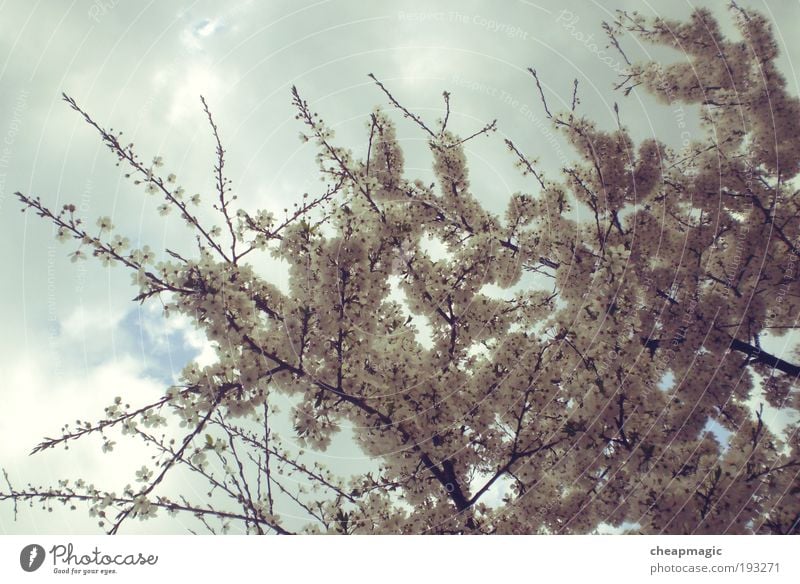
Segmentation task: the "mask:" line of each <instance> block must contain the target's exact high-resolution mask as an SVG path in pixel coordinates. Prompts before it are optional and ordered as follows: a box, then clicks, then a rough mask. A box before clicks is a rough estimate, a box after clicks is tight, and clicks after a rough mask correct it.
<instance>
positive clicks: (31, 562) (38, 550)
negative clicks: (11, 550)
mask: <svg viewBox="0 0 800 584" xmlns="http://www.w3.org/2000/svg"><path fill="white" fill-rule="evenodd" d="M44 556H45V553H44V548H43V547H42V546H40V545H39V544H37V543H32V544H30V545H26V546H25V547H24V548H22V551H21V552H20V553H19V565H20V566H22V569H23V570H25V571H26V572H35V571H36V570H38V569H39V568H41V567H42V564H43V563H44Z"/></svg>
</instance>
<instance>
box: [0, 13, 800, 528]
mask: <svg viewBox="0 0 800 584" xmlns="http://www.w3.org/2000/svg"><path fill="white" fill-rule="evenodd" d="M722 4H723V3H722V2H701V3H694V4H693V3H688V2H686V3H684V2H656V3H648V2H633V1H630V0H627V1H622V0H620V1H617V2H613V3H608V2H604V3H603V4H602V5H600V3H594V2H588V1H581V2H565V1H563V0H558V1H557V2H556V1H551V0H539V1H537V2H528V1H526V0H518V1H513V0H506V1H504V2H489V1H488V0H485V1H482V2H464V1H458V2H456V1H445V0H434V1H431V0H425V1H418V2H417V1H408V0H401V1H397V0H395V1H392V2H369V3H368V2H358V1H339V0H329V1H320V2H313V3H312V2H302V1H299V2H298V1H288V0H287V1H274V0H271V1H268V2H252V1H239V2H236V1H231V2H225V3H220V2H210V1H204V2H201V1H198V2H183V3H176V2H155V1H152V2H149V3H148V2H132V1H120V0H96V1H94V2H93V1H91V0H76V1H73V2H57V1H55V0H53V1H49V2H45V1H39V2H31V1H28V0H6V1H4V2H0V249H2V253H3V256H2V257H3V267H4V269H3V272H2V275H0V323H2V324H0V327H1V328H0V330H2V334H1V335H0V375H1V376H2V377H0V392H2V405H3V408H2V410H1V411H0V466H2V467H4V468H6V469H7V470H8V472H9V474H10V476H11V477H12V480H13V481H15V486H17V487H21V486H23V485H24V483H25V482H27V481H29V480H32V481H33V482H36V483H43V484H55V483H56V481H57V480H58V479H60V478H63V477H78V476H83V477H86V478H89V479H91V480H94V481H96V484H97V485H98V486H99V487H105V486H106V485H111V486H114V488H117V489H121V487H122V486H124V485H125V484H126V483H129V482H130V483H132V482H133V471H134V469H135V468H138V466H140V465H139V464H136V463H137V459H141V460H142V462H146V460H147V454H146V453H144V452H142V451H141V449H137V448H133V447H130V446H127V445H125V444H122V443H120V446H119V447H118V450H117V451H116V452H115V454H114V455H113V456H112V455H103V454H101V452H100V448H99V445H100V442H99V441H91V440H89V441H87V445H85V446H84V447H80V446H77V447H75V448H74V449H72V450H70V452H69V453H64V452H63V451H57V452H54V453H48V454H44V455H37V456H35V457H28V456H27V453H28V452H29V451H30V448H31V447H32V446H33V445H35V444H36V443H37V442H38V441H39V440H40V439H41V438H42V437H43V436H45V435H54V434H57V433H58V432H59V428H61V426H62V425H63V423H64V422H66V421H69V420H74V419H75V418H77V417H81V418H83V417H85V416H88V417H90V418H99V417H101V416H102V412H103V408H104V407H105V406H106V405H108V404H110V403H111V401H112V400H113V398H114V396H116V395H125V396H127V397H128V400H129V401H131V403H134V404H143V403H146V401H147V400H150V399H155V398H157V397H159V395H161V394H162V392H163V390H164V387H165V386H166V385H167V384H169V383H170V382H171V380H172V379H173V376H174V375H175V374H176V373H177V372H178V371H180V369H181V368H182V367H183V365H184V364H185V363H186V361H187V360H189V359H191V358H195V357H197V356H198V355H201V358H202V359H205V358H208V354H209V353H208V348H207V347H206V345H205V343H204V340H203V339H202V337H200V336H199V335H198V334H196V333H195V332H193V331H192V329H191V327H189V326H188V323H187V322H186V321H181V320H176V319H172V320H170V321H164V320H163V319H162V318H161V315H160V312H159V311H158V310H157V307H154V310H149V309H146V310H143V311H139V310H138V309H137V307H136V305H134V304H133V303H131V302H130V299H131V298H132V297H133V296H134V294H135V292H134V289H133V288H132V287H131V284H130V277H129V275H128V274H127V273H125V272H123V271H122V270H121V269H120V268H115V269H107V268H103V267H101V266H100V265H99V263H94V262H86V263H83V264H73V263H70V262H69V260H68V258H67V254H68V252H69V251H71V248H70V247H65V246H62V245H60V244H58V243H57V242H55V240H54V239H53V238H52V228H51V227H50V226H49V225H48V224H46V223H44V222H43V221H41V220H39V219H37V218H36V217H34V216H32V215H30V214H25V215H22V214H20V213H19V205H18V203H17V201H16V199H15V198H14V197H13V193H14V191H17V190H19V191H22V192H24V193H27V194H31V195H38V196H41V197H42V199H43V200H45V201H46V202H47V203H48V204H50V205H51V206H54V207H55V206H60V205H62V204H64V203H68V202H71V203H74V204H76V205H77V206H78V207H79V209H80V211H81V213H82V214H83V215H84V216H85V217H87V219H88V220H89V222H90V224H93V223H94V220H95V219H96V218H97V217H99V216H101V215H109V216H111V217H112V218H113V221H114V223H115V224H116V225H117V226H118V227H119V228H120V229H121V230H122V231H124V232H126V234H127V235H128V236H129V237H130V238H131V240H132V241H133V242H134V244H136V243H137V242H138V241H139V240H141V241H142V242H146V243H149V244H150V245H151V246H152V247H154V248H157V249H163V248H164V247H165V246H170V247H173V248H177V249H181V248H182V246H184V247H185V246H186V245H187V241H188V242H189V243H191V241H190V240H187V236H188V235H189V234H188V232H187V231H185V230H184V229H182V227H181V222H180V221H179V220H178V218H177V217H168V218H162V217H159V216H158V214H157V213H156V212H155V206H156V203H155V202H154V200H152V199H149V200H148V199H147V198H146V197H145V195H144V194H143V193H142V191H141V190H140V189H137V188H135V187H133V186H132V185H131V184H130V183H129V182H127V181H125V180H123V179H122V178H121V172H120V170H119V169H118V168H117V167H116V166H115V164H114V162H115V161H114V159H113V157H112V156H111V155H110V154H109V153H108V152H107V151H106V150H104V148H103V147H102V145H101V144H100V142H99V140H98V139H97V136H96V134H94V133H93V132H92V130H91V129H90V128H89V127H88V126H86V124H85V123H82V121H81V120H80V119H79V117H78V116H77V115H76V114H75V112H73V111H71V110H70V109H69V107H67V106H66V104H64V103H63V102H62V101H61V93H62V92H66V93H68V94H69V95H71V96H72V97H74V98H75V99H76V100H77V101H78V103H79V104H80V105H81V106H83V107H84V108H85V109H86V110H88V111H89V112H90V113H91V114H92V116H94V118H95V119H96V120H98V121H99V122H100V123H102V124H103V125H105V126H110V127H113V128H115V129H123V130H124V131H125V134H126V135H128V136H129V137H130V140H131V141H133V142H134V143H135V144H136V145H137V149H138V152H139V153H140V155H141V156H142V157H143V158H144V159H145V160H149V159H150V158H151V157H152V156H154V155H156V154H158V155H161V156H163V157H164V160H165V162H166V168H165V170H167V171H169V172H175V173H176V174H177V175H178V177H179V182H180V183H181V184H182V185H184V186H185V188H186V190H187V191H190V192H200V193H210V191H211V188H212V184H213V183H212V176H211V165H212V163H213V156H214V150H213V148H214V145H213V142H212V139H211V137H210V135H209V132H208V131H207V126H206V124H205V118H204V114H203V112H202V109H201V104H200V101H199V95H200V94H202V95H204V96H205V97H206V99H207V100H208V103H209V105H210V106H211V108H212V110H213V112H214V114H215V117H216V119H217V122H218V124H219V126H220V132H221V135H222V138H223V140H224V142H225V144H226V146H227V148H228V163H229V166H228V168H229V176H230V177H231V178H232V179H233V181H234V186H235V190H236V193H237V194H238V195H239V202H240V203H241V205H242V206H243V207H246V208H249V209H255V208H264V207H266V208H270V209H274V210H278V209H282V208H284V207H288V206H290V205H291V203H292V202H294V201H297V200H299V199H300V197H301V195H302V193H304V192H309V193H312V194H313V193H314V192H317V191H319V190H321V189H322V188H323V186H324V185H322V184H321V183H320V182H319V181H318V180H317V179H316V175H315V173H314V168H315V163H314V152H313V150H312V147H311V146H310V145H303V144H302V143H301V142H300V140H299V139H298V133H299V131H300V129H301V128H300V126H299V123H298V122H297V121H296V120H294V118H293V116H294V112H293V110H292V107H291V104H290V96H289V88H290V87H291V85H293V84H295V85H297V86H298V88H299V89H300V91H301V93H302V94H303V96H304V97H305V98H306V99H307V100H308V101H309V102H311V103H312V105H313V107H314V108H315V109H316V110H317V111H319V112H320V113H321V115H322V116H323V118H324V119H326V120H327V121H328V122H330V123H331V124H332V125H333V126H334V127H336V129H337V140H338V141H339V142H340V143H342V144H346V145H348V146H351V147H353V148H354V149H355V150H356V151H360V149H362V148H363V147H364V146H365V144H366V134H365V128H364V126H365V123H366V117H367V116H368V114H369V112H370V111H371V109H372V107H373V106H375V105H377V104H381V105H385V98H384V96H383V95H382V94H381V93H380V92H379V91H378V90H377V89H376V88H375V87H374V86H373V85H372V84H371V82H370V81H369V79H368V78H367V74H368V73H374V74H375V75H376V76H378V77H379V78H380V79H381V80H382V81H384V82H385V83H386V84H387V86H388V87H390V88H391V89H392V90H393V91H394V92H395V94H396V95H397V97H398V98H400V99H401V100H402V101H403V102H404V103H405V104H406V105H407V106H408V107H409V108H411V109H412V110H414V111H415V112H418V113H420V114H421V115H422V116H424V117H427V118H429V119H433V118H435V117H436V116H438V115H439V114H440V113H441V112H442V98H441V93H442V91H443V90H449V91H451V93H452V100H451V101H452V108H453V115H452V117H451V119H452V121H453V124H452V125H453V127H454V128H456V129H457V131H459V132H460V133H462V134H469V133H472V132H473V131H474V130H475V129H477V128H479V127H480V126H482V125H483V124H484V123H486V122H487V121H490V120H492V119H494V118H497V119H498V124H499V132H498V133H497V134H496V135H494V136H493V137H491V138H489V139H483V140H480V141H473V142H471V143H470V144H471V148H470V149H469V160H470V163H471V165H472V172H473V177H474V181H473V184H474V190H475V193H476V194H477V196H478V197H479V198H480V199H481V200H482V201H483V202H484V204H486V205H487V206H489V207H490V208H492V209H494V210H497V211H500V210H502V209H503V208H504V207H505V205H506V202H507V201H508V198H509V197H510V195H511V193H513V192H514V191H516V190H520V189H529V187H530V185H527V184H526V182H525V179H523V178H522V177H520V176H519V175H518V174H517V173H516V172H515V171H514V169H513V160H512V159H511V158H510V157H509V156H508V155H507V153H506V152H505V151H504V148H503V146H502V139H503V138H504V137H506V136H508V137H510V138H512V139H513V140H514V142H515V143H517V144H518V145H519V146H520V147H521V148H523V149H524V150H525V151H526V152H528V153H530V154H531V155H532V156H536V157H538V158H539V160H540V166H541V167H542V168H543V169H545V172H546V173H548V174H550V175H551V176H556V175H557V172H558V168H560V167H561V166H562V165H563V164H565V163H566V162H568V161H569V159H570V158H571V157H572V154H571V152H570V151H569V149H568V148H567V147H566V145H564V144H563V143H561V142H559V141H558V140H557V139H556V138H554V137H553V136H552V135H551V134H550V133H549V127H548V126H547V124H546V123H545V120H544V116H543V115H542V111H541V107H540V103H539V100H538V97H537V95H536V92H535V87H534V86H533V84H532V81H531V78H530V76H529V75H528V73H527V72H526V68H527V67H530V66H533V67H535V68H536V69H537V70H538V72H539V74H540V77H541V79H542V81H543V85H544V87H545V92H546V93H547V96H548V99H549V100H551V104H552V107H556V108H557V107H566V106H567V105H568V101H569V100H570V98H571V95H572V83H573V79H576V78H577V79H578V80H579V84H580V85H579V87H580V97H581V105H580V111H582V112H583V113H586V114H587V115H589V116H590V117H593V118H595V119H596V120H597V121H598V122H599V123H600V124H601V125H603V126H607V127H611V126H612V125H613V124H614V121H613V120H614V118H613V103H614V102H615V101H619V102H620V104H621V108H620V112H621V114H620V115H621V117H622V119H623V122H624V123H625V124H626V125H628V126H629V127H630V128H631V129H632V131H633V134H634V136H635V137H636V138H637V139H641V138H644V137H647V136H653V135H655V136H657V137H658V138H660V139H661V140H664V141H667V142H668V143H669V142H671V143H673V144H677V143H678V140H679V138H680V131H681V130H680V129H679V127H678V124H677V120H676V117H675V115H674V113H673V112H670V110H669V109H668V108H666V107H665V106H658V105H656V104H655V103H654V102H653V100H651V99H649V98H648V97H647V96H646V95H643V94H637V93H635V92H634V94H632V95H631V96H630V97H628V98H623V97H622V96H621V95H619V94H618V93H615V92H613V90H612V83H613V82H614V80H615V78H616V75H617V73H618V71H619V67H616V66H615V64H614V63H608V62H607V61H603V60H601V58H600V57H599V56H598V55H597V53H596V51H598V50H601V49H604V48H605V47H604V45H605V43H604V42H603V36H602V29H601V26H600V25H601V22H602V20H604V19H609V18H611V16H612V14H611V13H609V12H608V10H609V9H611V8H624V9H628V10H630V9H638V10H640V11H641V12H643V13H646V14H651V13H653V12H654V11H657V12H658V13H659V14H661V15H664V16H670V17H686V16H688V15H689V13H690V12H691V9H692V6H696V5H704V6H705V5H709V6H711V5H713V6H714V11H715V12H716V13H717V14H719V15H720V17H721V18H722V19H723V22H724V27H723V28H724V29H725V30H729V29H730V28H731V26H730V21H729V19H728V15H727V13H726V10H724V8H722ZM740 4H743V5H750V6H754V7H758V8H760V9H761V10H763V11H764V12H765V13H766V14H767V15H768V16H769V18H770V19H772V20H773V23H774V26H775V28H776V31H777V33H778V38H779V41H780V43H781V51H782V55H781V66H782V67H783V70H784V72H785V74H786V75H787V79H788V83H789V86H790V88H791V90H792V92H793V93H795V94H797V93H798V76H797V75H796V73H795V68H794V64H797V63H800V41H798V39H797V24H798V23H800V3H798V2H797V1H792V2H789V1H780V2H778V1H775V2H766V3H765V2H755V1H754V2H747V1H741V2H740ZM606 7H608V8H606ZM564 11H566V12H564ZM595 43H596V44H595ZM624 44H625V47H626V50H627V51H629V52H630V53H631V54H634V55H638V56H644V55H647V54H650V55H653V56H657V57H659V58H666V59H675V58H679V55H675V54H671V53H669V52H668V51H665V50H663V49H662V50H655V51H654V50H653V48H652V47H639V46H637V45H636V44H635V43H634V42H633V41H631V40H627V41H625V42H624ZM606 56H612V57H614V59H615V60H616V59H617V57H616V56H615V55H614V54H613V53H610V52H608V53H606ZM691 114H692V112H688V115H691ZM691 127H693V128H696V125H694V124H692V125H691ZM399 135H400V138H401V139H402V141H403V143H404V145H405V147H406V149H407V152H406V154H407V159H408V160H409V167H410V168H409V171H410V172H413V173H416V174H417V175H418V176H419V177H420V178H423V179H425V178H429V177H430V176H431V175H432V173H431V169H430V163H429V160H428V158H427V156H426V155H425V150H424V148H420V147H418V146H422V144H423V143H422V140H423V138H424V137H423V136H421V135H420V134H419V132H417V131H415V129H414V128H412V127H410V126H408V125H402V124H401V126H400V129H399ZM262 268H263V269H264V270H267V271H270V270H274V266H270V265H268V264H264V265H263V266H262ZM268 276H269V277H270V278H273V279H280V277H281V275H280V273H277V272H274V273H272V274H268ZM777 350H778V352H780V350H781V347H778V348H777ZM324 456H325V457H327V458H328V459H329V460H328V462H331V463H332V465H333V466H337V465H343V464H345V463H344V462H342V461H344V460H345V459H347V458H348V457H350V458H357V456H356V455H355V454H353V453H352V451H350V450H348V448H347V446H346V444H345V445H340V446H338V447H335V448H333V449H332V450H331V451H330V452H328V453H326V454H325V455H324ZM337 457H339V458H337ZM361 462H363V461H357V460H350V461H349V462H348V464H352V465H355V466H353V468H356V467H357V465H358V464H360V463H361ZM175 488H176V489H182V490H183V491H188V492H192V490H193V489H194V486H193V485H186V484H184V485H175ZM20 511H21V514H20V517H19V520H18V521H17V522H14V521H12V513H11V509H10V507H8V506H3V507H0V533H19V532H23V533H45V532H55V533H63V532H69V533H77V532H83V531H96V530H97V527H96V524H95V522H94V521H93V520H89V519H87V518H86V517H85V516H84V515H85V514H84V513H82V512H80V511H79V512H77V513H69V512H63V511H61V510H60V509H58V508H56V509H55V510H54V512H53V513H52V514H47V513H41V512H26V511H25V510H20ZM156 530H159V531H170V530H172V531H179V532H180V531H181V528H180V527H179V526H176V525H175V524H174V523H173V522H171V521H167V520H165V519H159V520H158V521H156V522H151V523H147V524H139V523H131V524H130V525H129V526H128V527H127V528H126V529H125V530H124V531H125V532H141V531H148V532H152V531H156Z"/></svg>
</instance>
